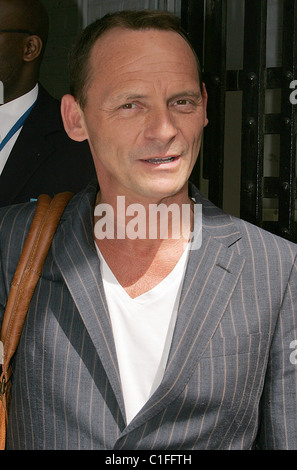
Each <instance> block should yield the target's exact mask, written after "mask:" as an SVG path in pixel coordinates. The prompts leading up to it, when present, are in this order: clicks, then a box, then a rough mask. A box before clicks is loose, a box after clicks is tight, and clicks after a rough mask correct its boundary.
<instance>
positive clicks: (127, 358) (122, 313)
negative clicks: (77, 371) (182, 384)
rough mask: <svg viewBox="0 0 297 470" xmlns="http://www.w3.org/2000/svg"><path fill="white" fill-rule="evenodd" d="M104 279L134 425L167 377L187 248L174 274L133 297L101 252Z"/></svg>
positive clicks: (127, 409)
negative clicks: (144, 406)
mask: <svg viewBox="0 0 297 470" xmlns="http://www.w3.org/2000/svg"><path fill="white" fill-rule="evenodd" d="M95 245H96V248H97V252H98V256H99V259H100V261H101V264H100V267H101V275H102V279H103V285H104V289H105V294H106V299H107V304H108V308H109V313H110V318H111V323H112V330H113V336H114V341H115V346H116V351H117V359H118V364H119V369H120V376H121V382H122V390H123V395H124V401H125V408H126V418H127V422H128V423H129V422H130V421H131V420H132V419H133V418H134V416H135V415H136V414H137V413H138V411H139V410H140V409H141V408H142V407H143V405H144V404H145V403H146V402H147V400H148V399H149V398H150V396H151V395H152V394H153V393H154V391H155V390H156V388H157V387H158V386H159V385H160V382H161V380H162V378H163V375H164V371H165V367H166V363H167V358H168V354H169V349H170V346H171V340H172V335H173V331H174V327H175V322H176V315H177V310H178V304H179V299H180V293H181V287H182V282H183V278H184V273H185V269H186V265H187V259H188V251H189V249H188V247H189V244H188V247H187V249H186V250H185V251H184V253H183V255H182V256H181V258H180V259H179V261H178V263H177V264H176V266H175V267H174V269H173V270H172V271H171V272H170V274H169V275H168V276H167V277H166V278H164V279H163V280H162V281H161V282H160V283H159V284H158V285H157V286H155V287H154V288H153V289H151V290H149V291H148V292H145V293H144V294H142V295H140V296H138V297H136V298H134V299H132V298H131V297H130V296H129V295H128V294H127V292H126V291H125V289H124V288H123V287H122V286H121V285H120V284H119V282H118V281H117V279H116V278H115V276H114V275H113V273H112V271H111V270H110V268H109V266H108V265H107V263H106V261H105V260H104V258H103V256H102V254H101V252H100V250H99V249H98V247H97V244H95Z"/></svg>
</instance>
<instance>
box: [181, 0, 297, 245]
mask: <svg viewBox="0 0 297 470" xmlns="http://www.w3.org/2000/svg"><path fill="white" fill-rule="evenodd" d="M280 6H281V8H282V15H281V16H282V31H283V33H282V64H281V66H279V67H270V68H269V67H266V25H267V8H268V6H267V0H245V2H244V41H243V67H242V68H241V69H240V70H227V69H226V33H227V21H226V18H227V7H228V1H227V0H183V1H182V4H181V17H182V24H183V26H184V28H185V29H186V30H187V31H188V32H189V34H190V37H191V40H192V42H193V45H194V47H195V49H196V51H197V54H198V57H199V58H200V60H201V63H202V68H203V72H204V81H205V83H206V88H207V90H208V117H209V125H208V126H207V128H206V129H205V135H204V150H203V178H206V179H207V180H208V183H209V186H208V187H209V189H208V197H209V199H210V200H211V201H212V202H214V203H215V204H217V205H218V206H220V207H222V206H223V185H224V178H223V175H224V141H225V101H226V93H227V92H228V91H241V92H242V125H241V175H240V176H239V177H240V178H241V186H240V188H241V189H240V216H241V217H242V218H243V219H245V220H247V221H250V222H252V223H254V224H256V225H258V226H260V227H263V228H265V229H267V230H269V231H271V232H273V233H276V234H278V235H281V236H282V237H285V238H287V239H290V240H293V241H295V242H296V241H297V222H296V209H297V207H296V136H297V131H296V127H297V119H296V115H297V104H295V101H294V100H293V99H292V92H293V90H292V86H293V85H294V81H295V80H297V74H296V73H297V70H296V69H297V2H296V0H280ZM296 84H297V82H296ZM290 86H291V87H290ZM276 89H279V91H280V94H281V106H280V112H276V113H265V93H266V90H276ZM296 101H297V100H296ZM268 134H273V135H278V136H279V142H280V144H279V147H280V149H279V168H278V174H277V176H265V173H264V170H263V169H264V146H265V135H268ZM192 179H194V180H195V183H196V184H199V183H198V182H199V169H198V168H196V169H195V170H194V172H193V175H192ZM268 199H269V200H273V201H274V203H277V206H278V217H277V220H269V218H268V219H267V217H264V214H263V203H264V202H265V200H268Z"/></svg>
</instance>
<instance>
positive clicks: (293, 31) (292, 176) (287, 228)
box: [278, 0, 297, 242]
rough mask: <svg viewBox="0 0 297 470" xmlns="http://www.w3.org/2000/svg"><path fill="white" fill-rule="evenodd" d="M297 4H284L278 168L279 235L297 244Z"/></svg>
mask: <svg viewBox="0 0 297 470" xmlns="http://www.w3.org/2000/svg"><path fill="white" fill-rule="evenodd" d="M296 35H297V4H296V0H284V10H283V51H282V57H283V63H282V100H281V116H282V126H281V131H280V168H279V221H278V222H279V231H280V234H281V235H282V236H283V237H285V238H288V239H291V240H294V241H295V242H296V241H297V231H296V223H295V222H294V215H295V201H296V106H297V105H296V104H295V105H293V104H292V103H290V93H291V91H292V90H291V89H290V82H291V81H292V80H293V79H296V78H297V77H296V71H297V39H296Z"/></svg>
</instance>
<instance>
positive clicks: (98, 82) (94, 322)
mask: <svg viewBox="0 0 297 470" xmlns="http://www.w3.org/2000/svg"><path fill="white" fill-rule="evenodd" d="M73 54H74V55H73V57H72V60H71V64H72V74H71V80H72V95H66V96H65V97H64V98H63V101H62V114H63V119H64V125H65V128H66V131H67V132H68V134H69V135H70V137H72V138H73V139H75V140H78V141H80V140H84V139H85V138H86V137H87V138H88V140H89V143H90V147H91V150H92V154H93V158H94V162H95V166H96V170H97V175H98V181H99V186H98V182H97V181H95V182H93V183H92V184H91V185H90V186H89V187H87V188H86V190H85V191H84V192H82V193H80V194H79V195H76V196H75V197H74V198H73V199H72V200H71V202H70V203H69V205H68V207H67V208H66V210H65V212H64V215H63V218H62V221H61V223H60V226H59V227H58V229H57V232H56V235H55V238H54V241H53V244H52V247H51V250H50V252H49V255H48V257H47V260H46V263H45V266H44V269H43V272H42V274H41V278H40V281H39V283H38V285H37V289H36V291H35V294H34V297H33V300H32V302H31V305H30V309H29V311H28V314H27V318H26V322H25V325H24V329H23V333H22V337H21V342H20V345H19V348H18V351H17V354H16V357H15V361H14V362H15V364H14V379H13V388H12V391H13V398H12V404H11V408H10V415H9V427H8V444H7V445H8V448H9V449H109V450H110V449H114V450H119V449H123V450H125V449H130V450H131V449H133V450H136V449H147V450H151V451H154V450H156V449H165V450H170V449H174V450H188V449H253V448H261V449H296V448H297V373H296V372H297V369H296V367H297V365H296V363H297V354H296V353H295V351H296V344H297V341H296V340H297V332H296V325H297V317H296V302H297V289H296V283H297V264H296V254H297V247H296V245H294V244H293V243H290V242H287V241H286V240H284V239H281V238H278V237H276V236H274V235H272V234H270V233H267V232H264V231H263V230H261V229H259V228H257V227H254V226H252V225H250V224H248V223H245V222H244V221H242V220H239V219H236V218H234V217H231V216H229V215H227V214H225V213H223V212H222V211H221V210H220V209H218V208H216V207H215V206H214V205H213V204H211V203H210V202H209V201H207V200H206V199H205V198H203V196H202V195H201V194H200V193H199V192H198V191H197V190H196V188H195V187H193V186H192V185H190V184H189V183H188V178H189V175H190V173H191V170H192V168H193V165H194V163H195V160H196V157H197V154H198V151H199V146H200V140H201V135H202V131H203V128H204V126H205V125H206V124H207V117H206V91H205V89H204V86H203V85H202V83H201V78H200V73H199V65H198V63H197V59H196V58H195V56H194V54H193V51H192V49H191V47H190V46H189V43H188V42H187V40H186V38H185V37H184V36H183V33H182V31H181V30H180V29H179V26H178V25H177V20H176V19H175V18H174V17H172V16H171V15H170V14H167V13H165V14H163V13H161V12H157V13H156V12H155V13H150V12H126V13H120V14H115V15H110V16H107V17H105V18H104V19H102V20H98V21H97V22H95V23H94V24H92V25H90V26H89V27H88V28H87V29H86V30H85V32H84V33H83V35H82V37H81V39H80V40H79V42H78V44H77V46H76V48H75V49H74V52H73ZM99 187H100V189H99ZM118 196H122V197H123V196H124V198H125V199H124V201H125V206H124V208H125V209H126V208H129V207H130V208H131V207H132V206H131V204H133V203H134V204H135V203H137V204H138V206H137V207H139V206H141V207H143V208H144V209H147V208H148V206H149V205H150V204H160V203H163V204H165V205H166V207H169V205H170V204H173V203H174V204H176V206H175V207H179V208H181V206H182V205H185V206H187V207H188V208H191V211H190V214H191V217H190V218H189V219H188V221H187V223H186V227H185V228H186V230H185V231H183V233H182V235H181V236H180V237H178V238H175V237H173V236H172V235H173V229H174V227H173V225H170V230H169V236H168V237H167V238H164V239H161V238H160V237H159V238H155V239H151V238H149V237H147V238H146V237H143V238H139V239H135V240H132V239H130V238H129V237H127V236H120V237H114V238H112V237H111V238H104V237H98V238H96V237H94V227H96V224H97V222H98V221H99V222H100V220H102V219H100V208H102V207H104V208H105V209H106V210H107V208H108V207H111V208H113V209H114V211H115V212H114V213H115V216H116V217H115V218H116V226H117V228H119V225H120V216H121V214H119V209H118V206H117V197H118ZM103 204H105V205H104V206H103ZM194 204H196V205H198V204H201V205H202V208H203V215H202V244H201V246H200V248H199V249H192V245H191V242H189V238H190V235H191V233H192V231H193V224H196V225H197V220H196V211H195V210H194V208H193V205H194ZM95 207H96V209H95ZM133 207H134V208H135V206H133ZM34 208H35V204H34V203H31V204H25V205H16V206H11V207H9V208H6V209H2V210H1V212H0V249H1V257H0V263H1V264H0V317H1V315H2V314H3V311H4V308H5V303H6V299H7V294H8V291H9V286H10V283H11V280H12V277H13V272H14V269H15V266H16V264H17V260H18V258H19V256H20V253H21V249H22V246H23V243H24V235H25V234H26V233H27V231H28V227H29V225H30V221H31V220H32V217H33V213H34ZM117 210H118V212H117ZM98 214H99V215H98ZM145 214H146V212H145ZM194 214H195V217H194ZM101 216H102V212H101ZM130 221H131V213H130V219H129V222H130ZM194 227H195V225H194ZM120 228H121V229H122V228H123V227H122V226H120ZM124 228H125V226H124ZM117 233H118V232H117ZM101 235H102V234H101Z"/></svg>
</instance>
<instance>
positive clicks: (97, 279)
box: [53, 184, 125, 416]
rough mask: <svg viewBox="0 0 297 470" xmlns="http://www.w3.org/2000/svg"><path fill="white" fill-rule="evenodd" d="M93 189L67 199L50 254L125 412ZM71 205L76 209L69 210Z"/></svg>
mask: <svg viewBox="0 0 297 470" xmlns="http://www.w3.org/2000/svg"><path fill="white" fill-rule="evenodd" d="M96 189H97V185H96V184H94V185H93V187H92V188H91V191H90V192H88V193H87V194H85V193H83V195H81V194H80V195H77V196H75V197H74V198H73V200H72V201H71V202H70V204H69V206H68V208H67V209H66V211H65V214H64V218H65V219H67V220H66V221H65V223H64V224H63V223H62V225H61V227H60V229H59V232H58V233H57V235H56V236H55V239H54V242H53V256H54V259H55V261H56V263H57V265H58V267H59V269H60V271H61V273H62V276H63V278H64V280H65V283H66V285H67V287H68V289H69V292H70V294H71V296H72V298H73V301H74V303H75V305H76V307H77V309H78V312H79V314H80V316H81V318H82V321H83V323H84V325H85V328H86V330H87V332H88V334H89V336H90V338H91V340H92V342H93V344H94V347H95V348H96V351H97V353H98V356H99V357H100V360H101V362H102V365H103V367H104V369H105V372H106V374H107V377H108V379H109V382H110V384H111V387H112V388H113V391H114V394H115V396H116V399H117V401H118V403H119V406H120V409H121V412H122V415H123V416H125V410H124V402H123V396H122V393H121V382H120V376H119V369H118V364H117V358H116V350H115V345H114V340H113V335H112V330H111V324H110V319H109V314H108V308H107V303H106V299H105V294H104V288H103V284H102V279H101V274H100V265H99V259H98V256H97V253H96V250H95V245H94V236H93V211H94V201H95V196H96ZM78 199H80V201H79V203H78V204H77V200H78ZM72 208H75V209H74V210H73V211H72ZM71 211H72V214H71V216H69V213H70V212H71ZM69 234H72V235H71V236H69Z"/></svg>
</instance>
